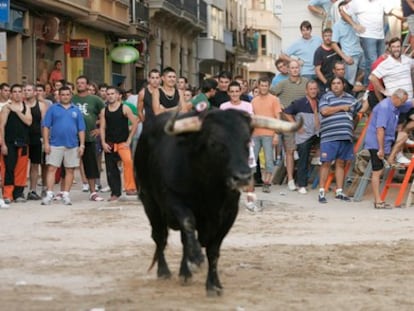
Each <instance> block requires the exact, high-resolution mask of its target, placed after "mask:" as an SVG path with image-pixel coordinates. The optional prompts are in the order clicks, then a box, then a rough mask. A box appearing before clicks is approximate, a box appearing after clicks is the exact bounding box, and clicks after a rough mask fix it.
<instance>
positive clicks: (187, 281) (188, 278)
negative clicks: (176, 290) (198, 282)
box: [180, 274, 193, 286]
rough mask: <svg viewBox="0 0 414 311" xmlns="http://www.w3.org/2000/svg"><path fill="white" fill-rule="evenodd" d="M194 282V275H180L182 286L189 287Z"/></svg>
mask: <svg viewBox="0 0 414 311" xmlns="http://www.w3.org/2000/svg"><path fill="white" fill-rule="evenodd" d="M192 281H193V278H192V275H191V274H190V275H180V284H181V285H182V286H188V285H191V283H193V282H192Z"/></svg>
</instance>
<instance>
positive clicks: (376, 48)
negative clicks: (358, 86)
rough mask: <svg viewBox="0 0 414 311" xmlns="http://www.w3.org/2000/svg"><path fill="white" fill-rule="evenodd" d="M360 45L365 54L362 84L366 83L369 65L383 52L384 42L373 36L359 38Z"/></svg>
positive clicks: (369, 70)
mask: <svg viewBox="0 0 414 311" xmlns="http://www.w3.org/2000/svg"><path fill="white" fill-rule="evenodd" d="M360 42H361V47H362V49H363V50H364V56H365V66H364V68H365V77H364V85H368V76H369V74H370V73H371V66H372V63H373V62H375V60H376V59H377V58H378V57H380V56H381V55H382V54H384V51H385V44H384V39H374V38H362V37H361V38H360Z"/></svg>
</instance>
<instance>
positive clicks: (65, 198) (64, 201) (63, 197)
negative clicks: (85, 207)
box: [62, 195, 72, 205]
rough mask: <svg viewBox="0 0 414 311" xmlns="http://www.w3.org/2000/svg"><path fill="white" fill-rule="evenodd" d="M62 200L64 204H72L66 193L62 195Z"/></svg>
mask: <svg viewBox="0 0 414 311" xmlns="http://www.w3.org/2000/svg"><path fill="white" fill-rule="evenodd" d="M62 202H63V204H65V205H72V201H71V200H70V198H69V196H68V195H64V196H62Z"/></svg>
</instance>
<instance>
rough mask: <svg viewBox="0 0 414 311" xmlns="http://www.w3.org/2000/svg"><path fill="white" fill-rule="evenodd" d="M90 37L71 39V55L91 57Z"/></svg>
mask: <svg viewBox="0 0 414 311" xmlns="http://www.w3.org/2000/svg"><path fill="white" fill-rule="evenodd" d="M89 51H90V45H89V39H73V40H70V57H83V58H89Z"/></svg>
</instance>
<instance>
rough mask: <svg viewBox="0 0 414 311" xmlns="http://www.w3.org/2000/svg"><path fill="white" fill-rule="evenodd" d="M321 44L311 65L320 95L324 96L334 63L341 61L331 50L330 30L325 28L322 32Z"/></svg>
mask: <svg viewBox="0 0 414 311" xmlns="http://www.w3.org/2000/svg"><path fill="white" fill-rule="evenodd" d="M322 40H323V43H322V45H321V46H320V47H318V48H317V49H316V51H315V54H314V55H313V65H314V66H315V73H316V77H317V82H318V86H319V91H320V94H321V95H322V94H324V93H325V92H326V89H327V83H328V80H329V79H330V78H332V76H333V72H332V69H333V66H334V64H335V62H336V61H338V60H341V58H340V57H339V55H338V54H336V52H335V51H334V50H333V48H332V29H331V28H325V29H324V30H323V31H322Z"/></svg>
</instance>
